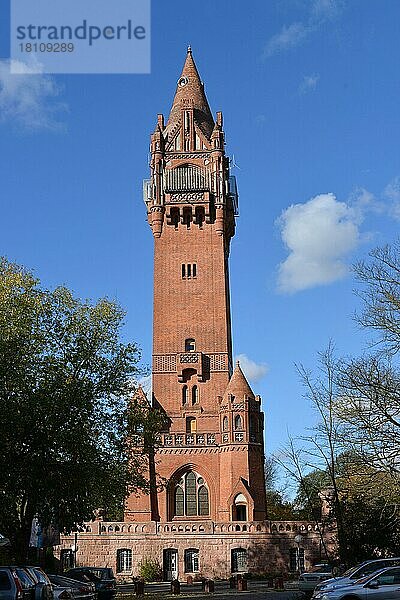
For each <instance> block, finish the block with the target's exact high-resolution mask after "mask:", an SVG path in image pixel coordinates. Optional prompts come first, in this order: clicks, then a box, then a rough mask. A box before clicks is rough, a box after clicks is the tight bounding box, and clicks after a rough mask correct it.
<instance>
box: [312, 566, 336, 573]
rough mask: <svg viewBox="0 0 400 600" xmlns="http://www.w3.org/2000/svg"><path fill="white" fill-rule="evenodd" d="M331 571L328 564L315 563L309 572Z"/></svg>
mask: <svg viewBox="0 0 400 600" xmlns="http://www.w3.org/2000/svg"><path fill="white" fill-rule="evenodd" d="M331 571H332V569H331V567H330V566H329V565H315V567H312V569H310V573H330V572H331Z"/></svg>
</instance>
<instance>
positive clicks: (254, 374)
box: [236, 354, 268, 382]
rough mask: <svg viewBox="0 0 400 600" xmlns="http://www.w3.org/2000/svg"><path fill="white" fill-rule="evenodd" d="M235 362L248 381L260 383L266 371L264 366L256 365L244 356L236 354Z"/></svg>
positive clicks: (261, 364)
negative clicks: (238, 364)
mask: <svg viewBox="0 0 400 600" xmlns="http://www.w3.org/2000/svg"><path fill="white" fill-rule="evenodd" d="M236 360H238V361H239V362H240V367H241V369H242V371H243V373H244V374H245V375H246V377H247V379H249V380H250V381H254V382H256V381H260V379H262V378H263V377H264V376H265V375H266V373H267V371H268V366H267V365H266V364H264V363H256V362H254V361H253V360H251V359H250V358H249V357H248V356H246V354H238V356H237V357H236Z"/></svg>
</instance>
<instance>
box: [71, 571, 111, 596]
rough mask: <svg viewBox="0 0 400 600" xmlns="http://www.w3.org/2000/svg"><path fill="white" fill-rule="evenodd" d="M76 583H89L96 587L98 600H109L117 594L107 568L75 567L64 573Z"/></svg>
mask: <svg viewBox="0 0 400 600" xmlns="http://www.w3.org/2000/svg"><path fill="white" fill-rule="evenodd" d="M65 575H66V576H67V577H70V578H71V579H76V580H77V581H83V582H86V581H91V582H92V583H94V585H95V587H96V592H97V597H98V599H99V600H111V598H113V597H114V596H115V594H116V593H117V580H116V579H115V577H114V573H113V570H112V569H110V568H109V567H76V568H74V569H69V571H67V572H66V573H65Z"/></svg>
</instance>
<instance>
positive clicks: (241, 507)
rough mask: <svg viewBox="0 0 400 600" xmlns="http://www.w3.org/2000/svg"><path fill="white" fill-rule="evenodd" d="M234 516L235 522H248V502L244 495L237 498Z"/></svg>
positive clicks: (234, 505)
mask: <svg viewBox="0 0 400 600" xmlns="http://www.w3.org/2000/svg"><path fill="white" fill-rule="evenodd" d="M232 516H233V520H234V521H247V500H246V496H244V495H243V494H238V495H237V496H236V497H235V500H234V503H233V514H232Z"/></svg>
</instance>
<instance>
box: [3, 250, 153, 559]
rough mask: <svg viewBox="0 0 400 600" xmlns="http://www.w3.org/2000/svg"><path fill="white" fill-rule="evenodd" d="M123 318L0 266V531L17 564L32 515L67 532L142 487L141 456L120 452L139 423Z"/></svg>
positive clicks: (134, 354) (133, 357)
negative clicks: (122, 337) (123, 338)
mask: <svg viewBox="0 0 400 600" xmlns="http://www.w3.org/2000/svg"><path fill="white" fill-rule="evenodd" d="M123 318H124V312H123V310H122V309H121V308H120V307H119V306H118V305H117V304H116V303H114V302H111V301H109V300H107V299H102V300H99V301H98V302H97V303H95V304H92V303H90V302H88V301H81V300H79V299H76V298H74V296H73V295H72V293H71V292H70V291H69V290H68V289H66V288H65V287H59V288H57V289H55V290H54V291H48V290H45V289H43V288H42V287H41V286H40V282H39V281H38V280H37V279H36V278H35V277H33V275H32V274H31V273H30V272H29V271H27V270H26V269H24V268H23V267H20V266H18V265H15V264H12V263H10V262H9V261H7V260H6V259H4V258H3V259H1V261H0V403H1V420H0V530H1V531H2V532H3V533H4V534H6V535H7V537H9V538H10V539H11V540H12V542H13V545H14V548H15V550H16V553H17V554H18V555H19V556H20V557H21V558H24V557H25V556H26V551H27V546H28V541H29V535H30V527H31V523H32V519H33V517H34V516H37V517H38V519H39V521H40V522H41V523H42V525H44V526H45V525H47V524H49V523H53V524H55V525H57V526H58V527H60V528H67V529H71V528H73V527H74V526H75V525H76V524H77V523H79V522H82V521H83V520H85V519H90V518H91V517H92V515H93V509H95V508H97V507H99V506H101V507H103V508H109V509H114V510H115V509H116V508H117V507H118V506H120V505H121V501H122V499H123V498H124V497H125V496H126V494H127V493H128V492H129V491H132V490H134V489H137V488H142V489H147V488H148V486H149V481H148V477H147V470H148V460H147V458H146V454H145V453H138V452H137V453H131V454H130V455H129V453H128V450H129V449H130V445H131V444H132V442H131V441H130V440H131V438H130V435H129V434H130V433H131V431H130V426H131V424H132V421H133V420H134V419H136V420H137V419H138V418H140V419H142V420H143V422H144V424H146V423H147V422H148V418H147V417H148V414H144V412H143V410H142V412H141V413H140V411H138V410H137V406H135V405H134V403H132V404H130V403H129V402H128V401H127V399H128V397H129V396H131V395H132V393H133V391H134V388H133V386H132V378H133V377H135V376H136V375H137V374H138V373H139V370H138V361H139V358H140V354H139V351H138V349H137V347H136V346H135V345H134V344H131V343H128V344H124V343H122V342H121V341H120V339H119V336H120V330H121V326H122V323H123ZM148 412H149V411H147V413H148ZM149 427H150V426H149Z"/></svg>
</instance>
